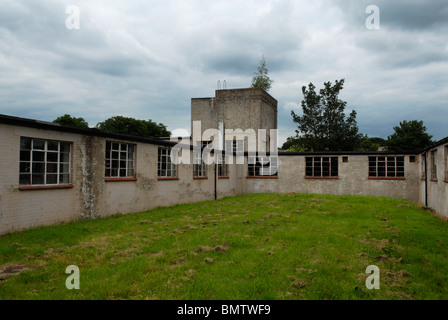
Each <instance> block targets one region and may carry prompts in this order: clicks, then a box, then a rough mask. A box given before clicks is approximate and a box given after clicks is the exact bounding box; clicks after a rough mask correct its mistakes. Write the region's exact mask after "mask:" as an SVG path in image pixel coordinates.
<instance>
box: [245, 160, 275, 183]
mask: <svg viewBox="0 0 448 320" xmlns="http://www.w3.org/2000/svg"><path fill="white" fill-rule="evenodd" d="M266 159H269V161H267V160H266ZM261 161H263V162H264V161H266V163H265V164H262V163H261V162H260V157H257V156H249V157H248V158H247V178H249V179H257V178H260V179H277V178H278V156H277V157H269V156H268V157H261ZM274 168H275V169H274ZM265 171H267V173H268V174H263V173H265ZM273 171H275V172H274V173H272V172H273Z"/></svg>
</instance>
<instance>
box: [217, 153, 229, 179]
mask: <svg viewBox="0 0 448 320" xmlns="http://www.w3.org/2000/svg"><path fill="white" fill-rule="evenodd" d="M217 160H218V163H217V165H218V168H217V169H218V178H228V177H229V163H228V161H227V156H226V155H225V154H218V157H217Z"/></svg>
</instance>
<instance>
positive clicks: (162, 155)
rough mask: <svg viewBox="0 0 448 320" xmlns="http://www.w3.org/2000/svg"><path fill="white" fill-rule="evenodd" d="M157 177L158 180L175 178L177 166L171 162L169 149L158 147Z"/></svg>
mask: <svg viewBox="0 0 448 320" xmlns="http://www.w3.org/2000/svg"><path fill="white" fill-rule="evenodd" d="M158 156H159V157H158V159H159V162H158V167H157V176H158V177H159V178H173V177H177V165H175V164H174V163H172V162H171V148H163V147H159V154H158Z"/></svg>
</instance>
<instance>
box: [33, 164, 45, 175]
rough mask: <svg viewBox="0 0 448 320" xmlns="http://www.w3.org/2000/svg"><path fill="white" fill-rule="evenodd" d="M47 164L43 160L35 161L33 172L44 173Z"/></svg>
mask: <svg viewBox="0 0 448 320" xmlns="http://www.w3.org/2000/svg"><path fill="white" fill-rule="evenodd" d="M44 170H45V166H44V163H43V162H33V174H37V173H44Z"/></svg>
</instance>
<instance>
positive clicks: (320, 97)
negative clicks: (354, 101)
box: [291, 79, 362, 151]
mask: <svg viewBox="0 0 448 320" xmlns="http://www.w3.org/2000/svg"><path fill="white" fill-rule="evenodd" d="M343 86H344V79H341V80H339V81H338V80H336V82H335V84H334V86H333V85H332V84H331V82H325V83H324V88H323V89H321V90H320V91H319V94H318V93H316V87H315V86H314V85H313V84H312V83H310V84H309V85H308V89H307V88H306V86H303V87H302V93H303V96H304V99H303V100H302V102H301V106H302V112H303V115H302V116H299V115H297V114H296V113H295V112H294V111H291V115H292V117H293V121H294V122H295V123H297V125H298V130H296V134H297V135H296V137H297V138H298V139H299V141H300V143H301V144H302V146H303V147H305V148H306V149H307V150H309V151H352V150H356V149H357V148H358V146H359V143H360V139H361V138H362V134H360V133H359V132H358V131H359V129H358V125H357V123H356V111H355V110H353V111H352V112H351V113H350V115H349V116H348V117H346V115H345V112H344V111H345V106H346V105H347V102H345V101H342V100H341V99H339V97H338V95H339V92H340V91H341V90H342V88H343Z"/></svg>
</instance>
